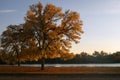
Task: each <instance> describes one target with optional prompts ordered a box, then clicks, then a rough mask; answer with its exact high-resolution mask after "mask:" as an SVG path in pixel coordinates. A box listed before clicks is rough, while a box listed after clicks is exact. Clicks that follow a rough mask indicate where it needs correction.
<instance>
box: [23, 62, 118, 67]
mask: <svg viewBox="0 0 120 80" xmlns="http://www.w3.org/2000/svg"><path fill="white" fill-rule="evenodd" d="M21 66H34V67H38V66H40V64H21ZM45 66H46V67H48V66H50V67H120V63H114V64H113V63H112V64H45Z"/></svg>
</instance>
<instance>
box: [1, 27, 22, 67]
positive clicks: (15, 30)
mask: <svg viewBox="0 0 120 80" xmlns="http://www.w3.org/2000/svg"><path fill="white" fill-rule="evenodd" d="M22 28H23V27H22V26H21V25H9V26H8V27H7V30H5V31H4V32H3V33H2V38H1V46H2V48H3V53H2V56H4V61H5V62H7V63H9V64H13V63H15V62H16V61H17V63H18V66H20V51H21V50H20V48H21V45H22V39H21V38H20V36H21V33H22ZM16 59H17V60H16Z"/></svg>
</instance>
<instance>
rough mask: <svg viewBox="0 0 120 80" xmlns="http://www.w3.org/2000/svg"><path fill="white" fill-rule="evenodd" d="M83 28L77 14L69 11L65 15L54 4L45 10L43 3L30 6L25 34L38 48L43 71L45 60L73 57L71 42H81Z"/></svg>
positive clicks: (26, 18)
mask: <svg viewBox="0 0 120 80" xmlns="http://www.w3.org/2000/svg"><path fill="white" fill-rule="evenodd" d="M81 26H82V21H81V20H80V19H79V14H78V13H77V12H74V11H70V10H68V11H66V12H65V13H63V12H62V9H61V8H60V7H56V6H55V5H52V4H47V5H46V6H45V7H44V8H43V6H42V4H41V3H38V4H36V5H32V6H30V9H29V10H28V12H27V16H26V17H25V25H24V32H25V33H26V35H28V38H29V39H30V40H31V39H34V40H35V41H34V43H35V44H37V46H38V50H39V51H38V53H39V56H40V57H41V59H42V63H41V70H43V69H44V64H45V58H55V57H61V58H62V59H64V60H66V59H68V58H71V57H73V54H71V53H70V51H69V49H70V48H71V42H75V43H78V42H79V39H80V37H81V34H82V33H83V30H82V27H81ZM40 57H37V58H38V59H39V58H40Z"/></svg>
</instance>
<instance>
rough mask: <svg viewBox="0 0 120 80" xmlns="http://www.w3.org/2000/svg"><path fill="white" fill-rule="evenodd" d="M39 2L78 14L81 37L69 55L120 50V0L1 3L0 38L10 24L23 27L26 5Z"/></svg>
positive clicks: (16, 0) (18, 0) (8, 0)
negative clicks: (81, 25)
mask: <svg viewBox="0 0 120 80" xmlns="http://www.w3.org/2000/svg"><path fill="white" fill-rule="evenodd" d="M38 2H41V3H42V4H43V5H44V6H45V5H46V4H48V3H51V4H54V5H56V6H58V7H61V8H62V9H63V11H65V10H68V9H70V10H72V11H77V12H78V13H80V18H81V20H82V21H83V30H84V34H83V35H82V36H81V40H80V43H79V44H77V45H75V44H73V47H72V49H71V51H72V52H74V53H80V52H83V51H84V52H88V53H93V52H94V51H101V50H103V51H105V52H108V53H112V52H116V51H119V50H120V0H0V34H1V33H2V32H3V31H4V30H5V29H6V27H7V26H8V25H10V24H21V23H24V17H25V16H26V12H27V10H28V9H29V5H31V4H36V3H38Z"/></svg>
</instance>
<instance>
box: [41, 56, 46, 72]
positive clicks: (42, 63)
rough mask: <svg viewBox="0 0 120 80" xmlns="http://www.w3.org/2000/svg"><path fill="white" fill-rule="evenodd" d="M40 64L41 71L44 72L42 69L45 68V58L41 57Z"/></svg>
mask: <svg viewBox="0 0 120 80" xmlns="http://www.w3.org/2000/svg"><path fill="white" fill-rule="evenodd" d="M41 60H42V62H41V70H44V68H45V58H44V57H42V59H41Z"/></svg>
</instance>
